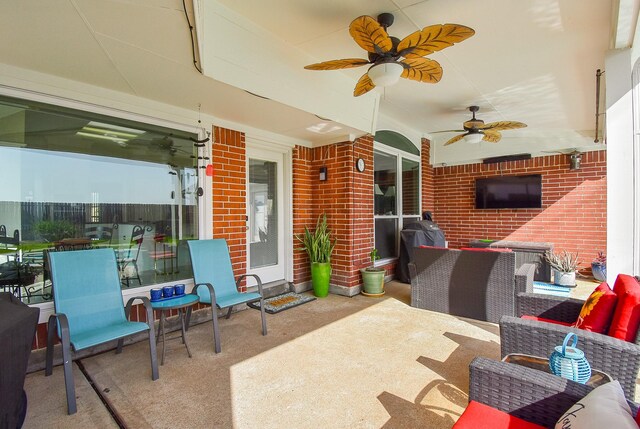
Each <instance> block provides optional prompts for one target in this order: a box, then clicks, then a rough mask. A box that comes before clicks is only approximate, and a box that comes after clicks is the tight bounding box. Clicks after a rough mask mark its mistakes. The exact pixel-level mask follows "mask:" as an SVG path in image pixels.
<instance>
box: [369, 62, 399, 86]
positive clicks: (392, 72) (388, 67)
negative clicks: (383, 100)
mask: <svg viewBox="0 0 640 429" xmlns="http://www.w3.org/2000/svg"><path fill="white" fill-rule="evenodd" d="M403 71H404V67H402V65H400V64H398V63H382V64H376V65H374V66H373V67H371V68H370V69H369V71H367V74H368V75H369V78H370V79H371V81H372V82H373V84H374V85H375V86H380V87H384V86H390V85H393V84H395V83H396V82H398V80H399V79H400V75H401V74H402V72H403Z"/></svg>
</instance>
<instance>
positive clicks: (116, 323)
mask: <svg viewBox="0 0 640 429" xmlns="http://www.w3.org/2000/svg"><path fill="white" fill-rule="evenodd" d="M49 263H50V267H51V279H52V281H53V284H54V288H53V295H54V304H55V311H56V312H55V314H53V315H51V316H50V317H49V326H48V335H47V357H46V361H47V362H46V370H45V375H51V372H52V369H53V368H52V367H53V340H54V335H55V332H56V331H57V333H58V336H59V337H60V340H61V342H62V362H63V365H64V381H65V386H66V391H67V410H68V412H69V414H73V413H75V412H76V395H75V387H74V384H73V368H72V356H71V347H73V350H74V351H76V352H77V351H78V350H82V349H86V348H89V347H94V346H96V345H98V344H103V343H106V342H108V341H113V340H119V341H118V348H117V351H116V353H120V352H121V351H122V338H124V337H126V336H129V335H133V334H136V333H138V332H144V331H147V330H148V331H149V348H150V352H151V378H152V380H156V379H157V378H158V363H157V359H156V343H155V335H154V325H153V311H152V309H151V303H150V302H149V299H148V298H146V297H133V298H131V299H130V300H129V301H128V303H127V310H126V314H125V310H124V308H123V302H122V293H121V290H120V280H119V278H118V265H117V262H116V258H115V254H114V252H113V250H111V249H93V250H79V251H76V252H51V253H49ZM135 299H140V300H142V303H143V304H144V306H145V308H146V311H147V313H146V316H147V323H143V322H129V321H128V320H127V317H128V313H129V310H130V308H131V304H132V302H133V300H135ZM56 322H57V326H56Z"/></svg>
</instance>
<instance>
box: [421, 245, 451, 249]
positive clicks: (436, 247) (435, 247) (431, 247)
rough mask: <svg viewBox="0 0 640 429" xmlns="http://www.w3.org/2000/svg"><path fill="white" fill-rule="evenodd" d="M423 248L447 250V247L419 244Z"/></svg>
mask: <svg viewBox="0 0 640 429" xmlns="http://www.w3.org/2000/svg"><path fill="white" fill-rule="evenodd" d="M418 247H419V248H421V249H445V250H447V248H446V247H438V246H425V245H424V244H421V245H420V246H418Z"/></svg>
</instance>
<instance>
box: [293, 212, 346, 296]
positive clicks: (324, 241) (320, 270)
mask: <svg viewBox="0 0 640 429" xmlns="http://www.w3.org/2000/svg"><path fill="white" fill-rule="evenodd" d="M295 237H296V238H297V239H298V240H299V241H300V242H301V243H302V247H301V248H300V250H304V251H305V252H307V255H309V262H311V283H312V285H313V294H314V295H315V296H317V297H325V296H327V295H328V294H329V281H330V280H331V254H332V253H333V248H334V247H335V245H336V240H333V241H332V240H331V231H330V230H329V228H328V226H327V215H326V213H323V214H322V215H320V216H319V217H318V220H317V222H316V229H315V230H314V231H313V232H311V231H309V229H308V228H307V227H306V226H305V227H304V234H302V236H300V235H297V234H296V236H295Z"/></svg>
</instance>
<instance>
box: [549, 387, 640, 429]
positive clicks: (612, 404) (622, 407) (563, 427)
mask: <svg viewBox="0 0 640 429" xmlns="http://www.w3.org/2000/svg"><path fill="white" fill-rule="evenodd" d="M603 428H616V429H627V428H629V429H638V425H637V424H636V422H635V421H634V420H633V416H632V415H631V409H630V408H629V404H627V401H626V400H625V399H624V392H623V391H622V387H620V382H618V380H614V381H612V382H610V383H607V384H603V385H602V386H599V387H596V388H595V389H593V390H592V391H591V392H590V393H589V394H588V395H587V396H585V397H584V398H582V399H581V400H580V401H578V402H576V404H575V405H574V406H573V407H571V408H569V410H568V411H567V412H566V413H565V414H564V415H563V416H562V417H560V420H558V422H557V423H556V426H555V429H603Z"/></svg>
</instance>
